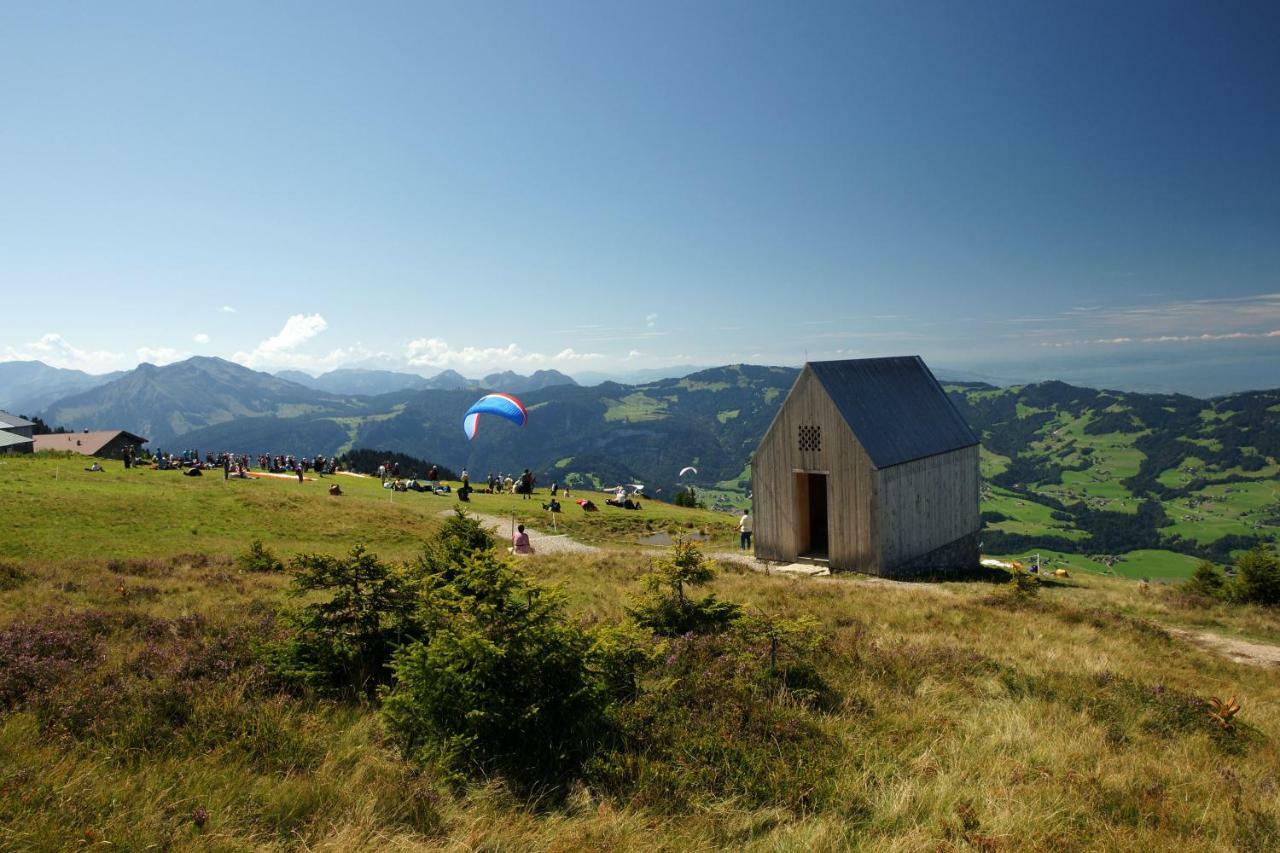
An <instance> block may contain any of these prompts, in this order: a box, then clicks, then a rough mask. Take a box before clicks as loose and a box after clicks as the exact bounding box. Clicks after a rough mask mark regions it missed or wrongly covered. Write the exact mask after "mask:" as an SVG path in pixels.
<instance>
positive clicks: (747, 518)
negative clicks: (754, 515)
mask: <svg viewBox="0 0 1280 853" xmlns="http://www.w3.org/2000/svg"><path fill="white" fill-rule="evenodd" d="M738 538H739V539H740V540H741V546H742V550H744V551H747V550H750V548H751V513H750V511H748V510H745V509H744V510H743V511H742V518H740V519H738Z"/></svg>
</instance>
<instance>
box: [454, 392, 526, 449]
mask: <svg viewBox="0 0 1280 853" xmlns="http://www.w3.org/2000/svg"><path fill="white" fill-rule="evenodd" d="M481 415H497V416H498V417H500V418H506V419H507V420H509V421H511V422H512V423H513V424H515V425H516V426H524V425H525V424H526V423H528V421H529V413H528V412H527V411H525V408H524V403H521V402H520V401H519V400H517V399H516V398H515V397H513V396H511V395H510V394H485V395H484V396H483V397H481V398H480V399H479V400H476V401H475V402H474V403H473V404H472V405H471V408H469V409H467V414H466V415H465V416H464V417H463V418H462V431H463V432H465V433H466V434H467V439H468V440H470V439H473V438H475V437H476V430H477V429H478V428H479V426H480V416H481Z"/></svg>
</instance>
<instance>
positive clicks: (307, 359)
mask: <svg viewBox="0 0 1280 853" xmlns="http://www.w3.org/2000/svg"><path fill="white" fill-rule="evenodd" d="M327 328H329V323H328V321H326V320H325V319H324V317H322V316H321V315H319V314H294V315H293V316H292V317H290V318H289V319H287V320H285V321H284V326H283V327H281V329H280V331H279V332H277V333H276V334H274V335H272V336H271V337H269V338H267V339H266V340H265V341H263V342H262V343H260V344H258V345H257V346H256V347H254V348H253V350H251V351H250V352H238V353H236V354H235V355H233V356H232V357H231V358H232V360H233V361H237V362H239V363H240V364H243V365H244V366H245V367H252V368H254V369H255V370H264V369H275V370H279V369H281V368H293V369H295V370H312V371H320V372H324V371H326V370H332V369H334V368H335V367H340V366H342V365H344V364H348V363H350V362H353V361H357V360H359V359H364V358H370V357H373V356H374V355H375V354H374V353H371V352H369V351H368V350H366V349H365V348H364V347H362V346H360V345H359V344H356V345H355V346H352V347H339V348H338V349H335V350H331V351H329V352H328V353H327V354H325V355H313V354H311V353H303V352H298V351H297V349H298V347H300V346H302V345H303V344H305V343H306V342H307V341H309V340H311V339H312V338H314V337H315V336H316V335H318V334H320V333H321V332H323V331H324V330H325V329H327Z"/></svg>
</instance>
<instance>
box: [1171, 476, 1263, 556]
mask: <svg viewBox="0 0 1280 853" xmlns="http://www.w3.org/2000/svg"><path fill="white" fill-rule="evenodd" d="M1166 511H1167V512H1168V514H1169V517H1170V518H1172V519H1173V521H1174V524H1173V526H1172V527H1168V528H1165V529H1164V530H1165V531H1166V532H1170V533H1178V534H1181V535H1182V536H1184V537H1186V538H1187V539H1194V540H1196V541H1198V542H1203V543H1209V542H1212V541H1214V540H1215V539H1218V538H1220V537H1222V536H1226V535H1228V534H1239V535H1250V534H1258V533H1269V532H1275V531H1276V527H1275V526H1274V525H1266V524H1264V523H1263V522H1264V519H1266V518H1267V517H1269V516H1271V515H1272V514H1273V513H1280V484H1277V482H1276V481H1275V480H1259V481H1256V482H1250V483H1230V484H1224V485H1216V486H1206V487H1205V488H1203V489H1201V490H1200V491H1198V492H1196V493H1195V494H1194V495H1192V496H1191V497H1190V498H1180V499H1178V500H1176V501H1173V502H1172V503H1171V504H1170V505H1169V506H1168V508H1167V510H1166Z"/></svg>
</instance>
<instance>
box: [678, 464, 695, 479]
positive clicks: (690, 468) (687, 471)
mask: <svg viewBox="0 0 1280 853" xmlns="http://www.w3.org/2000/svg"><path fill="white" fill-rule="evenodd" d="M696 473H698V469H697V468H694V467H693V466H692V465H686V466H685V467H684V468H681V469H680V476H681V477H683V476H684V475H685V474H696Z"/></svg>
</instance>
